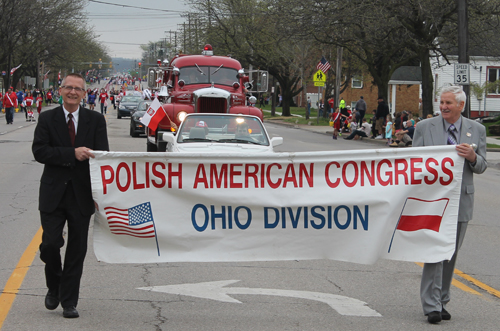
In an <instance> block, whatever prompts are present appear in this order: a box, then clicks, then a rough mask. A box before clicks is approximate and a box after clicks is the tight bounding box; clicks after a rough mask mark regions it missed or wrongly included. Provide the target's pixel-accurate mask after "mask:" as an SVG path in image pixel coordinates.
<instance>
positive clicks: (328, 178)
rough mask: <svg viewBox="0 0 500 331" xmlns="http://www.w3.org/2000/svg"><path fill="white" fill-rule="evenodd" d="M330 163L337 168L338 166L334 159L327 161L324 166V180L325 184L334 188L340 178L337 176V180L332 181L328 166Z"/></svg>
mask: <svg viewBox="0 0 500 331" xmlns="http://www.w3.org/2000/svg"><path fill="white" fill-rule="evenodd" d="M332 165H335V166H337V168H340V164H339V163H338V162H336V161H333V162H330V163H328V164H327V165H326V167H325V180H326V184H327V185H328V186H330V187H331V188H336V187H337V186H339V184H340V178H337V180H336V181H335V182H332V181H331V180H330V167H331V166H332Z"/></svg>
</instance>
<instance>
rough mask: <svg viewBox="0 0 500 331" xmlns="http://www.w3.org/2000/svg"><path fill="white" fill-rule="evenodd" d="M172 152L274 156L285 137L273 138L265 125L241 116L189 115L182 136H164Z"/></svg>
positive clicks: (249, 117) (175, 134) (255, 119)
mask: <svg viewBox="0 0 500 331" xmlns="http://www.w3.org/2000/svg"><path fill="white" fill-rule="evenodd" d="M163 140H164V141H166V142H167V146H166V150H167V151H168V152H191V153H196V152H215V151H217V152H243V153H263V152H273V151H274V150H273V148H274V147H276V146H278V145H281V144H282V143H283V138H282V137H273V138H272V139H270V138H269V135H268V134H267V131H266V129H265V127H264V125H263V124H262V121H261V120H260V119H259V118H258V117H256V116H251V115H241V114H210V113H206V114H196V113H195V114H188V115H187V116H186V119H185V120H184V121H183V122H182V123H181V125H180V127H179V130H178V132H176V133H172V132H166V133H163Z"/></svg>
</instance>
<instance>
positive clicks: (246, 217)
mask: <svg viewBox="0 0 500 331" xmlns="http://www.w3.org/2000/svg"><path fill="white" fill-rule="evenodd" d="M226 210H227V211H226ZM197 215H200V216H201V217H200V219H202V220H203V222H201V225H200V223H199V222H198V221H197V217H196V216H197ZM217 220H220V222H217ZM233 220H234V224H235V225H236V227H237V228H238V229H240V230H245V229H248V227H249V226H250V223H251V222H252V211H251V210H250V208H248V207H245V206H238V207H236V208H234V213H233V207H232V206H227V209H226V206H220V207H218V208H217V207H216V206H213V205H212V206H210V211H209V210H208V208H207V207H206V206H205V205H203V204H200V203H199V204H196V205H195V206H194V207H193V210H192V211H191V223H192V224H193V227H194V228H195V230H196V231H199V232H203V231H205V230H206V229H207V227H208V225H209V223H210V229H212V230H215V229H216V225H217V224H219V223H220V228H221V229H223V230H225V229H232V228H233Z"/></svg>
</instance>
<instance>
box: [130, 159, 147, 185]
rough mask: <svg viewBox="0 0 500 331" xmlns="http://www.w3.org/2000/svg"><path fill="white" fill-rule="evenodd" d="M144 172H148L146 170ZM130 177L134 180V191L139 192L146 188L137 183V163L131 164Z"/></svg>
mask: <svg viewBox="0 0 500 331" xmlns="http://www.w3.org/2000/svg"><path fill="white" fill-rule="evenodd" d="M146 172H148V170H147V169H146ZM132 177H133V178H134V184H133V187H134V190H141V189H143V188H145V187H146V185H145V184H144V183H142V184H139V183H137V163H135V162H132Z"/></svg>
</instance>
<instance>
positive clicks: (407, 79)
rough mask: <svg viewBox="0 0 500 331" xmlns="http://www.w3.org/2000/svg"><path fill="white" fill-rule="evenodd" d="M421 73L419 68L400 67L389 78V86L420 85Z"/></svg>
mask: <svg viewBox="0 0 500 331" xmlns="http://www.w3.org/2000/svg"><path fill="white" fill-rule="evenodd" d="M421 83H422V71H421V70H420V67H419V66H402V67H399V68H397V69H396V70H395V71H394V73H393V74H392V76H391V80H390V81H389V84H394V85H405V84H409V85H412V84H421Z"/></svg>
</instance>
